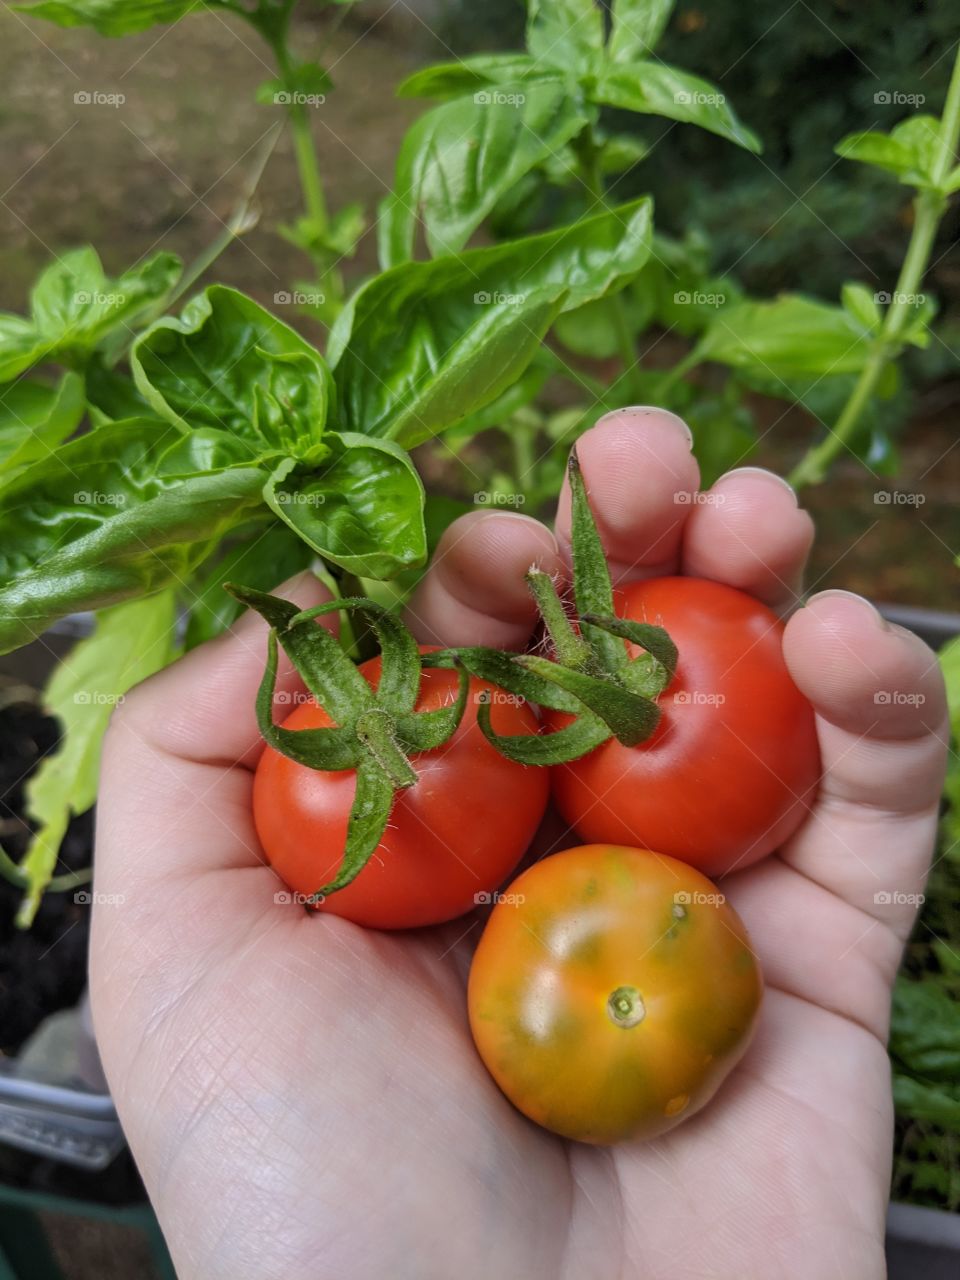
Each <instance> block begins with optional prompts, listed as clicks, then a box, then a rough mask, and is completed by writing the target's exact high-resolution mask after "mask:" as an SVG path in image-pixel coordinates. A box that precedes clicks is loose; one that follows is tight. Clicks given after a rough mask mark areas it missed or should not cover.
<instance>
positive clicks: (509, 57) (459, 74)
mask: <svg viewBox="0 0 960 1280" xmlns="http://www.w3.org/2000/svg"><path fill="white" fill-rule="evenodd" d="M548 74H549V73H548ZM543 75H544V72H543V69H542V68H541V67H539V66H538V65H537V63H536V62H534V60H533V58H531V57H529V55H528V54H525V53H481V54H477V55H476V56H475V57H472V58H464V59H463V60H462V61H459V62H441V63H438V64H437V65H436V66H433V67H424V69H423V70H422V71H415V72H414V73H413V75H412V76H408V77H407V79H406V80H404V81H403V82H402V83H401V84H400V86H399V87H398V89H397V97H398V98H457V97H459V96H460V95H461V94H463V93H473V92H474V90H476V89H482V88H483V87H484V86H485V85H489V84H505V83H508V82H512V81H515V80H522V79H525V78H526V77H527V76H536V77H537V78H540V77H542V76H543Z"/></svg>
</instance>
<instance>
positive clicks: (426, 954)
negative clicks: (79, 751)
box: [92, 410, 945, 1280]
mask: <svg viewBox="0 0 960 1280" xmlns="http://www.w3.org/2000/svg"><path fill="white" fill-rule="evenodd" d="M579 451H580V458H581V463H582V466H583V471H584V475H585V478H586V481H587V485H588V488H589V490H590V493H591V499H592V503H593V506H594V510H595V512H596V513H597V516H598V523H599V525H600V530H601V535H602V536H603V538H604V542H605V545H606V548H607V552H608V555H609V558H610V560H611V566H612V570H613V573H614V576H615V578H616V579H619V580H623V579H627V578H630V577H645V576H653V575H657V574H663V573H676V572H684V573H688V574H694V575H698V576H703V577H710V578H715V579H718V580H721V581H724V582H729V583H731V584H732V585H734V586H737V587H740V588H742V589H744V590H747V591H750V592H752V593H754V594H755V595H757V596H759V597H761V598H762V599H764V600H766V601H767V602H768V603H770V604H771V605H772V606H773V607H774V608H776V609H778V610H781V611H784V612H787V611H789V610H790V609H791V608H793V607H794V606H795V605H796V604H797V603H798V597H797V592H798V591H799V582H800V577H801V573H802V569H803V564H804V561H805V559H806V555H807V552H808V550H809V545H810V541H811V536H812V530H811V526H810V522H809V519H808V517H807V516H806V515H805V514H804V513H803V512H801V511H799V510H798V508H797V506H796V503H795V501H794V499H793V497H792V495H791V494H790V492H789V491H788V490H787V489H786V488H785V487H784V486H783V485H781V484H780V483H779V482H778V481H777V480H776V479H775V477H772V476H771V475H769V474H768V473H764V472H758V471H754V470H752V469H744V470H740V471H736V472H731V473H729V474H728V475H727V476H725V477H723V478H722V479H721V480H720V481H718V482H717V484H716V485H715V486H714V488H713V489H712V490H711V491H710V492H711V495H712V500H710V501H702V502H690V501H686V502H685V501H683V499H680V500H678V499H677V495H678V494H684V495H689V494H691V493H694V492H696V490H697V483H698V477H697V468H696V463H695V462H694V460H693V458H692V456H691V454H690V450H689V439H688V435H687V433H686V429H685V428H684V427H683V425H682V424H681V423H679V421H678V420H676V419H674V418H673V417H672V416H671V415H669V414H665V413H660V412H658V411H647V410H624V411H622V412H621V413H619V414H615V415H609V416H608V417H607V418H606V419H605V420H603V421H602V422H601V424H599V425H598V426H597V427H596V428H594V429H593V430H592V431H591V432H588V433H587V434H586V435H585V436H584V437H583V438H582V440H581V442H580V445H579ZM568 531H569V496H568V495H566V494H565V495H564V497H563V498H562V500H561V504H560V510H559V513H558V518H557V533H556V538H555V537H554V535H553V534H552V533H550V532H548V530H547V529H546V528H545V527H544V526H542V525H539V524H538V523H536V522H535V521H533V520H528V519H526V518H522V517H517V516H515V515H507V514H502V513H497V514H493V513H477V514H474V515H470V516H466V517H464V518H463V519H462V520H460V521H458V522H457V523H456V524H455V525H453V526H452V527H451V529H450V530H448V532H447V534H446V536H445V538H444V540H443V542H442V543H441V546H440V548H439V550H438V554H437V557H436V559H435V563H434V566H433V568H432V569H431V572H430V574H429V575H428V576H427V578H426V579H425V580H424V582H423V584H422V585H421V587H420V589H419V592H418V594H417V596H416V597H415V599H414V601H413V604H412V606H411V610H410V622H411V625H412V626H413V627H414V629H415V630H416V631H418V632H419V635H420V638H421V639H423V640H426V641H431V640H432V641H436V642H439V643H442V644H458V643H471V644H476V643H488V644H496V645H503V646H506V647H512V648H518V647H522V646H523V645H524V644H525V643H526V641H527V640H528V638H529V633H530V630H531V627H532V625H533V613H532V607H531V603H530V601H529V599H528V597H527V595H526V592H525V588H524V585H523V574H524V571H525V570H526V568H527V567H528V566H529V564H530V563H531V562H532V561H537V562H538V563H539V564H541V565H542V566H543V567H544V568H547V569H548V570H551V571H557V572H560V573H565V572H566V563H567V550H568V542H567V537H568ZM291 594H293V595H294V597H295V598H296V599H298V600H299V601H300V602H302V603H303V604H305V605H306V604H309V603H313V602H315V601H316V600H318V599H320V598H321V588H320V587H319V586H318V584H316V583H315V582H313V581H312V580H303V581H300V582H298V583H297V584H295V585H294V586H293V587H292V588H291ZM264 639H265V627H264V625H263V624H262V623H261V622H260V621H259V619H255V618H252V617H247V618H244V619H243V620H241V622H240V623H239V624H238V625H237V627H236V628H235V629H234V632H233V633H232V634H231V635H229V636H225V637H223V638H221V639H219V640H217V641H214V642H213V643H211V644H208V645H205V646H204V647H203V648H202V649H199V650H197V651H195V652H194V653H192V654H190V655H189V656H188V657H187V658H186V659H184V660H183V661H182V662H180V663H178V664H177V665H176V666H175V667H172V668H170V669H169V670H167V671H165V672H163V673H161V674H160V675H159V676H156V677H154V678H153V679H152V680H150V681H148V682H147V684H146V685H144V686H142V687H141V689H140V690H138V691H137V693H136V694H135V695H134V696H132V697H131V698H129V699H128V702H127V704H126V705H125V706H124V707H123V708H122V709H121V712H120V713H119V714H118V716H117V717H116V719H115V722H114V725H113V727H112V729H111V732H110V735H109V739H108V745H107V749H106V753H105V759H104V768H103V782H102V789H101V803H100V817H99V830H98V844H97V880H96V885H95V889H96V893H97V897H96V906H95V913H94V937H93V950H92V992H93V997H94V1013H95V1018H96V1026H97V1034H98V1039H99V1043H100V1047H101V1051H102V1055H103V1059H104V1064H105V1067H106V1070H107V1074H108V1078H109V1080H110V1085H111V1088H112V1091H113V1094H114V1097H115V1099H116V1103H117V1107H118V1109H119V1112H120V1115H121V1118H122V1120H123V1123H124V1127H125V1130H126V1133H127V1137H128V1139H129V1141H130V1145H131V1147H132V1149H133V1152H134V1154H135V1156H136V1158H137V1160H138V1163H139V1165H140V1168H141V1170H142V1173H143V1176H144V1179H145V1182H146V1185H147V1189H148V1191H149V1194H150V1196H151V1199H152V1201H153V1203H154V1206H155V1208H156V1210H157V1213H158V1216H159V1218H160V1222H161V1225H162V1226H163V1229H164V1232H165V1234H166V1237H167V1240H168V1243H169V1245H170V1249H171V1252H172V1254H173V1258H174V1262H175V1264H176V1266H177V1270H178V1274H179V1275H180V1276H181V1277H182V1280H219V1277H225V1278H226V1277H229V1280H307V1278H308V1277H309V1278H310V1280H321V1278H322V1280H385V1278H387V1277H389V1280H452V1278H453V1277H457V1280H488V1278H492V1277H497V1278H498V1280H541V1278H542V1280H628V1278H630V1280H632V1278H636V1280H640V1278H641V1277H643V1280H660V1277H663V1278H664V1280H692V1278H693V1277H698V1278H699V1277H711V1278H713V1280H777V1278H778V1277H785V1278H789V1280H806V1278H807V1277H809V1278H810V1280H834V1278H836V1280H867V1278H873V1277H880V1276H882V1275H883V1274H884V1267H883V1219H884V1208H885V1203H886V1193H887V1183H888V1175H889V1156H890V1138H891V1124H892V1115H891V1102H890V1084H889V1068H888V1065H887V1058H886V1054H885V1051H884V1040H885V1035H886V1026H887V1017H888V1009H889V993H890V984H891V982H892V980H893V976H894V973H895V971H896V967H897V963H898V960H899V955H900V950H901V946H902V943H903V940H904V938H905V936H906V934H907V932H908V931H909V928H910V924H911V921H912V918H913V914H914V910H915V908H914V906H913V905H912V904H913V902H914V901H915V900H916V895H917V894H919V892H920V890H921V888H922V884H923V879H924V876H925V873H926V869H927V865H928V862H929V857H930V851H931V848H932V844H933V836H934V828H935V821H936V806H937V798H938V795H939V790H940V783H941V780H942V769H943V759H944V754H945V753H944V745H943V738H944V736H945V729H944V720H945V711H944V704H943V694H942V688H941V684H940V679H939V674H938V672H937V668H936V664H935V662H934V660H933V657H932V655H931V653H930V652H929V650H928V649H926V648H925V646H923V645H922V644H921V642H920V641H919V640H917V639H916V638H915V637H913V636H911V635H909V634H908V633H906V632H904V631H901V630H900V629H898V628H896V627H893V628H891V627H888V626H886V624H884V623H882V621H881V620H880V619H879V617H878V616H877V615H876V614H875V613H874V611H873V610H872V609H871V608H870V606H869V605H867V604H866V602H864V601H862V600H859V599H858V598H856V597H850V596H846V595H845V594H843V593H832V592H830V593H824V594H821V595H819V596H816V597H814V598H813V599H812V600H811V601H810V602H808V603H807V605H806V606H805V607H804V608H802V609H800V610H799V611H797V612H795V613H794V614H793V616H792V617H791V620H790V622H789V625H788V627H787V631H786V636H785V642H784V644H785V653H786V658H787V661H788V663H789V666H790V669H791V672H792V674H793V676H794V679H795V680H796V681H797V683H798V684H799V686H800V687H801V688H802V689H803V691H804V692H805V693H806V694H807V696H808V697H809V698H810V699H811V700H812V701H813V703H814V704H815V706H816V708H817V712H818V716H819V723H820V735H821V746H822V752H823V758H824V766H825V771H826V774H825V780H824V783H823V786H822V789H821V795H820V798H819V801H818V804H817V807H816V809H815V811H814V812H813V813H812V814H811V816H810V818H809V820H808V821H807V822H806V824H805V825H804V827H803V828H802V830H801V831H800V832H799V833H798V834H797V835H795V836H794V837H793V839H792V840H791V841H790V842H789V844H788V845H787V846H786V847H785V848H784V849H783V850H781V851H780V853H779V855H777V856H774V857H772V858H769V859H767V860H766V861H764V862H763V863H761V864H760V865H758V866H756V867H753V868H751V869H749V870H747V871H743V872H740V873H736V874H733V875H731V876H729V877H727V879H726V880H725V882H724V889H725V892H726V893H727V895H728V897H729V898H730V899H731V901H732V902H733V904H734V905H735V906H736V908H737V910H738V911H739V912H740V914H741V915H742V917H743V918H744V920H745V921H746V923H747V926H748V928H749V929H750V931H751V934H752V937H753V940H754V944H755V947H756V950H757V952H758V954H759V956H760V959H761V963H762V965H763V968H764V972H765V975H766V979H767V984H768V992H767V997H766V1000H765V1004H764V1010H763V1013H762V1016H761V1021H760V1028H759V1031H758V1034H757V1037H756V1040H755V1042H754V1044H753V1046H752V1048H751V1049H750V1051H749V1053H748V1055H747V1057H746V1058H745V1059H744V1061H743V1063H742V1064H741V1066H740V1067H739V1068H738V1069H737V1071H736V1072H735V1074H734V1075H733V1077H731V1079H730V1080H729V1081H728V1082H727V1084H726V1085H725V1086H724V1088H723V1089H722V1090H721V1092H720V1094H719V1095H718V1097H717V1099H716V1100H715V1101H714V1103H713V1104H711V1105H710V1106H709V1107H708V1108H707V1109H706V1110H705V1111H704V1112H702V1113H701V1114H700V1115H698V1116H695V1117H693V1118H692V1119H691V1120H689V1121H688V1122H687V1123H685V1124H683V1125H681V1126H680V1127H679V1128H678V1129H676V1130H675V1131H674V1132H673V1133H671V1134H669V1135H668V1136H667V1137H665V1138H662V1139H660V1140H658V1141H656V1142H653V1143H648V1144H625V1145H623V1146H620V1147H617V1148H612V1149H599V1148H591V1147H583V1146H578V1145H576V1144H569V1143H565V1142H562V1141H561V1140H559V1139H557V1138H555V1137H553V1136H552V1135H550V1134H549V1133H546V1132H544V1131H542V1130H540V1129H537V1128H536V1127H535V1126H533V1125H532V1124H530V1123H529V1122H528V1121H526V1120H525V1119H524V1118H523V1117H521V1116H520V1115H519V1114H518V1113H517V1112H515V1111H514V1110H513V1109H512V1107H511V1106H510V1104H509V1103H508V1102H507V1101H506V1100H505V1099H504V1098H503V1097H502V1095H501V1094H500V1093H499V1092H498V1091H497V1089H496V1087H495V1086H494V1084H493V1083H492V1081H491V1080H490V1079H489V1077H488V1076H487V1074H486V1072H485V1070H484V1069H483V1067H482V1065H481V1063H480V1061H479V1059H478V1058H477V1056H476V1053H475V1051H474V1048H473V1045H472V1042H471V1039H470V1034H469V1029H468V1026H467V1021H466V1011H465V995H464V987H465V982H466V974H467V969H468V966H469V959H470V953H471V950H472V948H473V946H474V945H475V942H476V939H477V937H478V934H479V931H480V927H481V922H480V921H479V920H478V919H474V918H470V917H468V918H465V919H463V920H458V921H454V922H453V923H451V924H449V925H446V926H443V927H442V928H437V929H431V930H422V931H419V932H417V933H412V934H405V935H403V934H395V935H391V934H385V933H377V932H367V931H364V930H362V929H360V928H358V927H356V926H354V925H352V924H349V923H347V922H345V921H342V920H339V919H336V918H334V917H331V916H320V917H307V916H306V915H305V914H304V913H303V912H302V911H300V910H299V909H297V908H296V907H293V906H289V905H286V904H282V903H278V902H276V901H275V897H274V895H275V894H276V892H277V890H278V889H279V888H280V887H281V886H280V885H279V883H278V881H277V880H276V878H275V876H274V874H273V872H272V871H271V870H270V869H269V868H267V867H266V866H264V863H263V856H262V853H261V852H260V850H259V847H258V845H257V840H256V836H255V833H254V831H253V827H252V822H251V818H250V791H251V781H252V773H251V768H252V766H253V764H255V762H256V759H257V756H258V752H259V745H258V735H257V729H256V722H255V717H254V712H253V697H254V693H255V690H256V686H257V683H258V680H259V677H260V674H261V670H262V663H263V658H264ZM296 687H297V681H296V678H295V676H294V675H293V674H292V673H291V672H290V670H289V669H285V670H284V671H283V673H282V676H281V681H280V685H279V689H280V691H281V695H282V694H283V693H289V691H290V690H292V689H294V688H296ZM878 693H879V694H881V700H880V701H877V700H876V695H877V694H878ZM884 695H891V696H888V697H886V700H884ZM281 713H282V707H280V708H278V714H281ZM573 843H577V840H576V838H575V837H573V836H567V835H565V834H564V833H562V832H561V833H556V832H554V831H552V830H551V831H550V832H549V833H547V834H546V835H545V836H544V846H545V850H546V851H547V852H549V850H550V848H560V847H564V846H565V845H569V844H573Z"/></svg>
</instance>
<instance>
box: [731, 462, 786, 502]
mask: <svg viewBox="0 0 960 1280" xmlns="http://www.w3.org/2000/svg"><path fill="white" fill-rule="evenodd" d="M734 476H757V477H759V478H760V479H761V480H767V481H770V482H772V483H773V484H775V485H776V486H777V488H778V489H781V490H784V491H785V492H786V493H789V495H790V497H791V498H792V499H793V505H794V506H795V507H796V506H799V503H798V501H797V491H796V489H794V487H793V485H792V484H790V483H789V482H788V481H786V480H784V478H783V476H778V475H777V473H776V472H775V471H768V470H767V469H766V467H737V468H736V469H735V470H734V471H727V472H726V473H725V474H724V475H722V476H721V477H720V479H719V480H718V481H717V484H723V483H724V482H725V481H727V480H730V479H732V477H734ZM717 484H715V485H714V486H713V487H714V488H716V487H717Z"/></svg>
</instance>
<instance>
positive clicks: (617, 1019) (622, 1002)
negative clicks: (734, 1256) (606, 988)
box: [607, 987, 647, 1030]
mask: <svg viewBox="0 0 960 1280" xmlns="http://www.w3.org/2000/svg"><path fill="white" fill-rule="evenodd" d="M607 1013H608V1014H609V1015H610V1020H611V1021H612V1022H614V1023H615V1024H616V1025H617V1026H618V1027H623V1028H624V1029H627V1030H629V1028H630V1027H635V1026H636V1025H637V1024H638V1023H639V1022H642V1021H643V1019H644V1018H645V1017H646V1015H647V1010H646V1006H645V1005H644V1003H643V997H642V996H641V995H640V992H639V991H638V990H637V988H636V987H617V989H616V991H611V993H610V996H609V998H608V1000H607Z"/></svg>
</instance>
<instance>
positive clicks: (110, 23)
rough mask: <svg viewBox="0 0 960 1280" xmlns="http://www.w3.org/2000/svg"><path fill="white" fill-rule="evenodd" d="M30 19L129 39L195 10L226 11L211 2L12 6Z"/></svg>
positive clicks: (47, 0)
mask: <svg viewBox="0 0 960 1280" xmlns="http://www.w3.org/2000/svg"><path fill="white" fill-rule="evenodd" d="M13 7H14V9H15V10H18V11H19V12H20V13H25V14H27V15H28V16H29V17H31V18H44V19H45V20H46V21H47V22H55V23H56V24H57V26H58V27H93V29H94V30H95V31H98V32H99V33H100V35H102V36H126V35H131V34H132V33H133V32H135V31H146V30H147V28H148V27H153V26H156V25H157V24H158V23H172V22H179V20H180V19H181V18H182V17H183V16H184V15H185V14H187V13H191V12H193V11H196V10H203V9H212V8H223V5H222V4H220V3H217V2H216V0H211V3H210V4H205V3H203V0H43V3H41V4H18V5H14V6H13Z"/></svg>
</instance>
